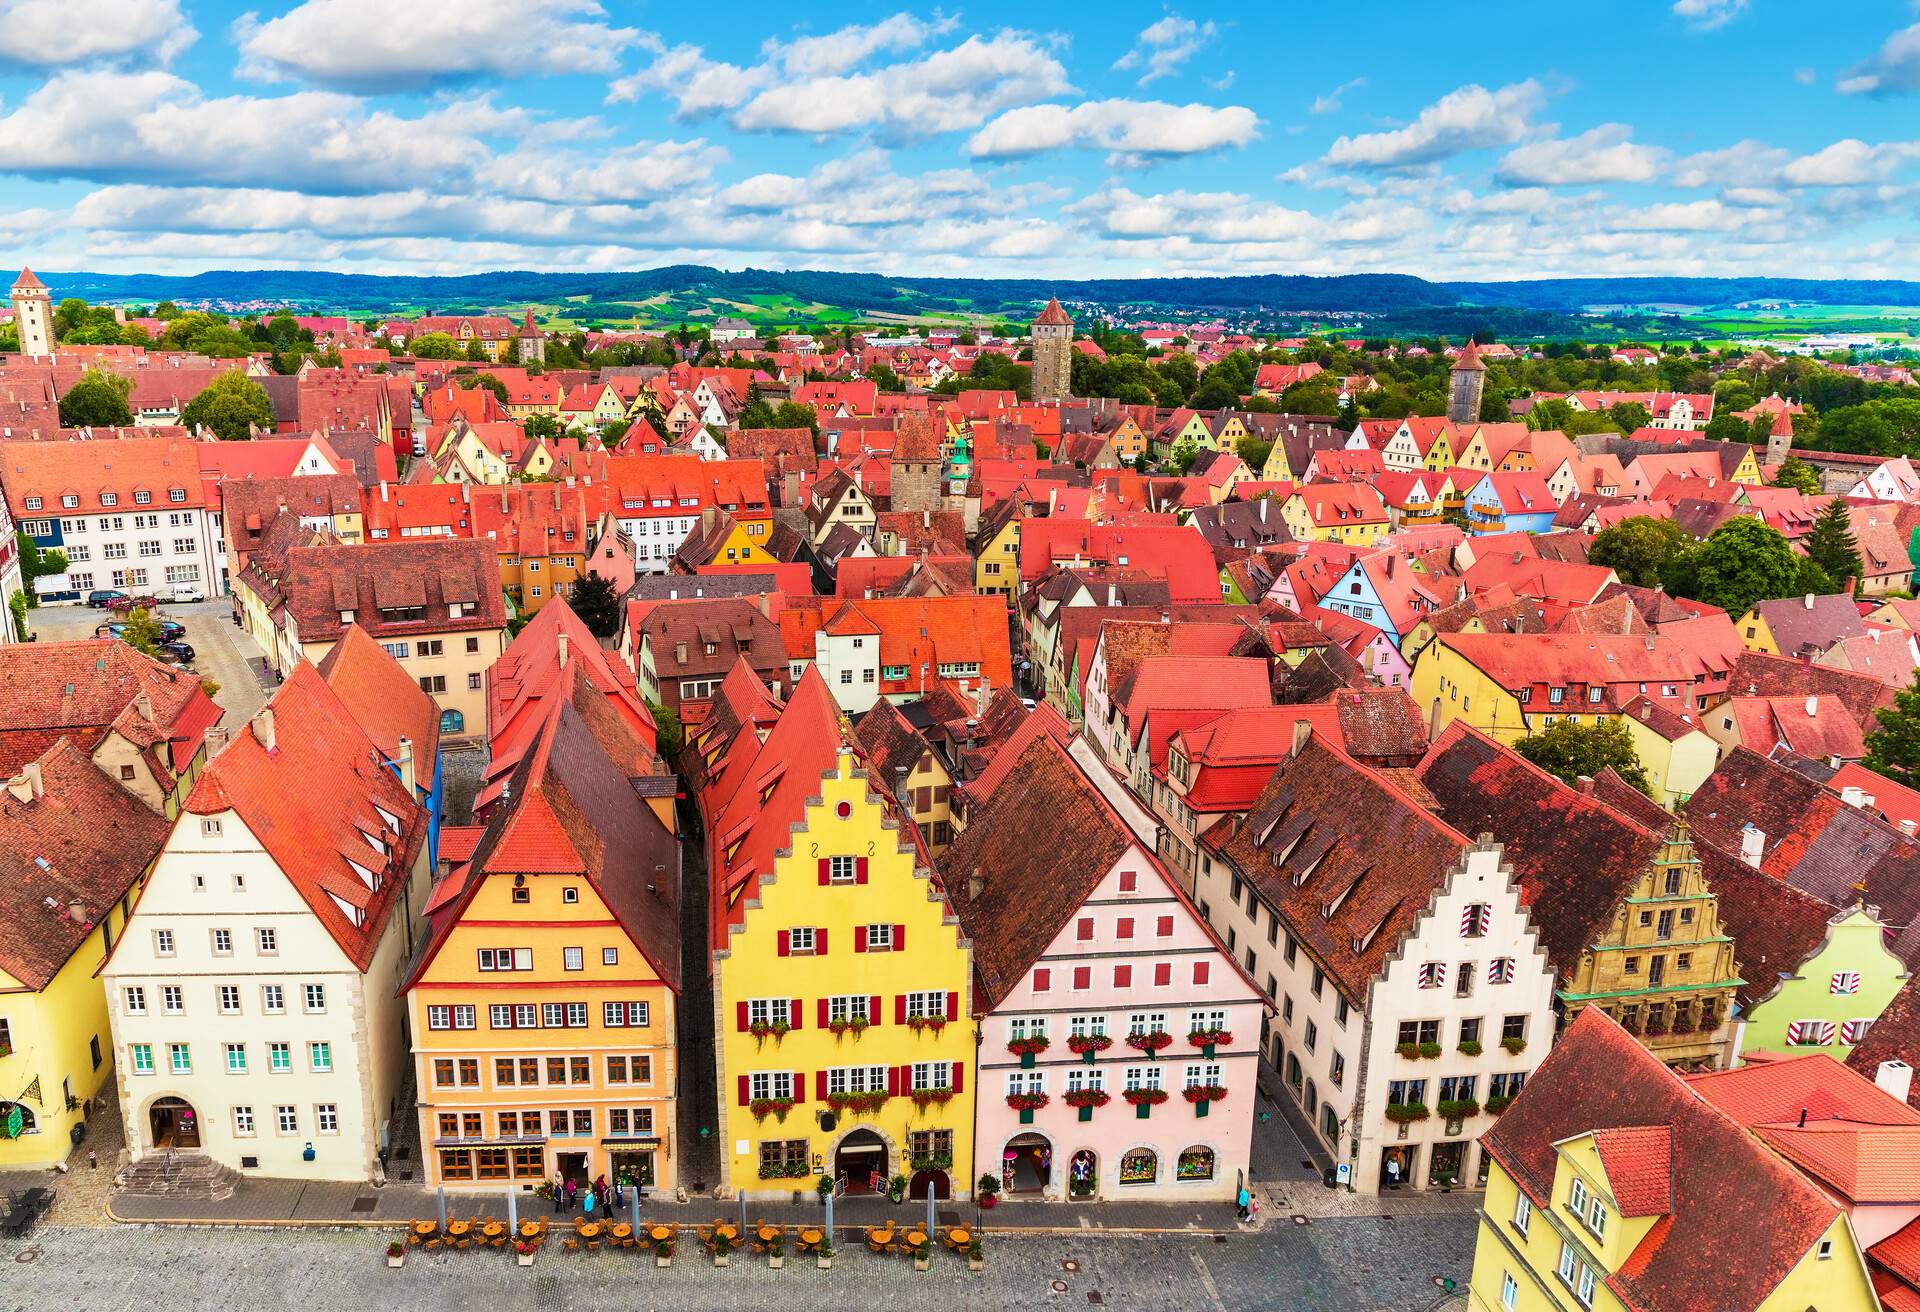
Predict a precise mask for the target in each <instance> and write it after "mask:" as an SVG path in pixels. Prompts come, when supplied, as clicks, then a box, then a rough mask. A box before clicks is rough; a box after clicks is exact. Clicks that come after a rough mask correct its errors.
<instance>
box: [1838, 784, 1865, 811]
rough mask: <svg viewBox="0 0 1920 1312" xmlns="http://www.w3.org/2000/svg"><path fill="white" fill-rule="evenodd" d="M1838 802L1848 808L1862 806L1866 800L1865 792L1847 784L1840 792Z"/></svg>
mask: <svg viewBox="0 0 1920 1312" xmlns="http://www.w3.org/2000/svg"><path fill="white" fill-rule="evenodd" d="M1840 800H1841V801H1843V802H1845V803H1846V804H1847V805H1848V806H1864V805H1865V804H1866V800H1867V790H1866V789H1864V788H1859V787H1856V786H1854V785H1853V784H1848V785H1847V786H1846V787H1845V788H1842V789H1841V790H1840Z"/></svg>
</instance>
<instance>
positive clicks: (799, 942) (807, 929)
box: [787, 925, 814, 956]
mask: <svg viewBox="0 0 1920 1312" xmlns="http://www.w3.org/2000/svg"><path fill="white" fill-rule="evenodd" d="M787 951H788V952H789V953H791V954H792V955H794V956H810V955H812V953H813V951H814V932H813V926H811V925H801V926H798V927H797V928H794V929H790V930H788V931H787Z"/></svg>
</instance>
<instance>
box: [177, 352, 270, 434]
mask: <svg viewBox="0 0 1920 1312" xmlns="http://www.w3.org/2000/svg"><path fill="white" fill-rule="evenodd" d="M180 422H181V423H183V424H185V425H186V426H187V429H188V431H190V432H191V431H195V430H198V429H200V428H206V429H207V430H208V431H209V432H211V433H212V434H213V435H214V436H215V437H217V438H219V439H220V440H221V441H222V442H241V441H245V440H246V439H247V437H248V436H250V435H251V434H252V432H253V430H254V429H255V428H260V429H267V430H271V429H272V428H273V403H272V402H271V401H269V400H268V399H267V392H266V389H265V388H264V387H262V386H260V384H258V383H256V382H254V381H253V379H251V378H249V377H247V376H246V375H245V374H243V373H241V372H240V371H239V370H238V369H231V370H228V371H227V372H226V373H224V374H220V375H219V376H218V377H216V378H215V379H214V380H213V381H212V382H211V383H208V384H207V386H206V389H205V390H204V391H202V392H201V393H200V395H198V396H196V397H194V398H193V400H191V401H189V402H187V405H186V408H185V409H184V410H182V411H181V412H180Z"/></svg>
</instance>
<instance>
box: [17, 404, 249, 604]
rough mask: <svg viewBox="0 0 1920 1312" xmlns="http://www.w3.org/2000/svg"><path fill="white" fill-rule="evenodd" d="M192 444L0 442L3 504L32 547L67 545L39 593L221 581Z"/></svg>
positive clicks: (210, 588) (206, 585) (189, 593)
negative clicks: (62, 566)
mask: <svg viewBox="0 0 1920 1312" xmlns="http://www.w3.org/2000/svg"><path fill="white" fill-rule="evenodd" d="M196 445H197V444H196V443H194V442H193V441H191V440H189V439H186V438H170V437H154V438H125V439H120V440H115V441H96V442H0V484H4V487H5V491H6V501H7V509H8V510H9V511H10V512H11V513H12V515H13V517H14V519H15V520H16V521H18V522H19V524H20V526H21V528H23V529H25V530H26V533H27V536H28V537H30V538H32V539H33V541H34V543H35V545H37V546H39V547H41V548H43V549H46V548H53V549H57V550H59V551H62V552H65V553H66V557H67V573H66V575H65V576H60V575H52V576H47V577H43V578H41V579H39V580H36V583H35V586H36V587H37V588H38V589H39V591H40V593H41V595H42V597H45V598H49V599H54V600H85V598H86V594H87V593H88V592H89V591H90V590H92V589H95V588H118V589H124V590H125V591H128V592H151V593H156V594H159V595H162V596H166V597H172V598H176V599H179V600H186V599H189V598H197V597H206V596H210V595H212V594H213V593H214V592H215V591H217V590H218V589H219V586H220V580H221V578H222V566H223V565H224V563H225V555H226V553H225V551H224V550H223V549H221V547H220V529H219V526H218V524H217V523H216V522H214V521H213V520H211V519H210V518H209V516H210V514H211V513H212V512H210V510H209V508H208V506H207V499H206V493H205V490H204V485H203V483H202V481H201V474H200V465H199V460H198V458H197V456H196V454H195V447H196Z"/></svg>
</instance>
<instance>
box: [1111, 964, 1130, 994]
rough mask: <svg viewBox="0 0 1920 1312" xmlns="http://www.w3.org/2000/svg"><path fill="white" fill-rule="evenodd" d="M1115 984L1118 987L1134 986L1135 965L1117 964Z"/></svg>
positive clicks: (1127, 987)
mask: <svg viewBox="0 0 1920 1312" xmlns="http://www.w3.org/2000/svg"><path fill="white" fill-rule="evenodd" d="M1113 986H1114V987H1115V988H1117V989H1130V988H1132V987H1133V967H1132V966H1115V967H1114V968H1113Z"/></svg>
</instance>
